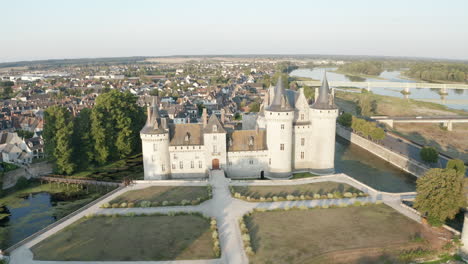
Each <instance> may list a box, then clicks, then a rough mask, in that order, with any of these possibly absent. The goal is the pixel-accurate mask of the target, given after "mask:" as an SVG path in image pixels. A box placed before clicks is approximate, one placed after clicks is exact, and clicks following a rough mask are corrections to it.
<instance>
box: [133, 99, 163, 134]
mask: <svg viewBox="0 0 468 264" xmlns="http://www.w3.org/2000/svg"><path fill="white" fill-rule="evenodd" d="M140 133H143V134H163V133H167V131H166V129H165V127H163V124H162V122H161V117H160V116H159V110H158V98H157V97H156V96H154V97H153V103H152V105H151V106H148V118H147V119H146V124H145V126H144V127H143V129H142V130H141V131H140Z"/></svg>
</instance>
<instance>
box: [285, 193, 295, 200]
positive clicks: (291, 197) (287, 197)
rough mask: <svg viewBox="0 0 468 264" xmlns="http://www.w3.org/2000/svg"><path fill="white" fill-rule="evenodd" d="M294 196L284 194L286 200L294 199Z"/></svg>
mask: <svg viewBox="0 0 468 264" xmlns="http://www.w3.org/2000/svg"><path fill="white" fill-rule="evenodd" d="M295 198H296V197H295V196H294V195H291V194H288V196H286V199H287V200H288V201H292V200H294V199H295Z"/></svg>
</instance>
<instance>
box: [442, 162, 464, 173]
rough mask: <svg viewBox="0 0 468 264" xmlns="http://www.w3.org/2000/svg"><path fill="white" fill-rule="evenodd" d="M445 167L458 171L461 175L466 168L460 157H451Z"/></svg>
mask: <svg viewBox="0 0 468 264" xmlns="http://www.w3.org/2000/svg"><path fill="white" fill-rule="evenodd" d="M447 169H453V170H455V171H457V173H460V174H461V175H465V172H466V168H465V164H464V163H463V160H460V159H451V160H449V161H448V162H447Z"/></svg>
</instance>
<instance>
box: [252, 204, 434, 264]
mask: <svg viewBox="0 0 468 264" xmlns="http://www.w3.org/2000/svg"><path fill="white" fill-rule="evenodd" d="M245 222H246V224H247V227H248V229H249V232H250V236H251V243H252V247H253V250H254V252H255V254H254V255H252V256H250V257H249V258H250V263H301V264H302V263H398V261H397V260H398V256H399V254H400V253H401V251H402V250H407V249H412V248H424V249H426V248H428V247H430V246H431V243H432V240H434V239H436V240H437V239H438V238H436V237H434V236H433V235H432V236H431V235H427V236H426V234H427V232H426V231H425V229H424V227H423V226H422V225H420V224H418V223H417V222H415V221H413V220H410V219H409V218H406V217H405V216H403V215H401V214H399V213H398V212H396V211H395V210H393V209H392V208H390V207H388V206H386V205H371V206H365V207H347V208H331V209H312V210H305V211H302V210H290V211H272V212H255V213H253V214H251V215H250V216H246V217H245ZM385 261H389V262H385Z"/></svg>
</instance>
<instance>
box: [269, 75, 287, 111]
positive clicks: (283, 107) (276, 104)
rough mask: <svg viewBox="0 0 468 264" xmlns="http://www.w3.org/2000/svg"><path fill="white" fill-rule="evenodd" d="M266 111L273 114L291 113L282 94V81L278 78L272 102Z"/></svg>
mask: <svg viewBox="0 0 468 264" xmlns="http://www.w3.org/2000/svg"><path fill="white" fill-rule="evenodd" d="M267 110H268V111H273V112H290V111H293V108H292V107H291V105H290V104H289V100H288V98H287V97H286V95H285V94H284V86H283V80H282V77H281V76H280V77H279V78H278V81H277V82H276V86H275V95H274V97H273V101H272V102H271V104H270V106H269V107H268V109H267Z"/></svg>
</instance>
